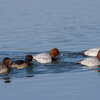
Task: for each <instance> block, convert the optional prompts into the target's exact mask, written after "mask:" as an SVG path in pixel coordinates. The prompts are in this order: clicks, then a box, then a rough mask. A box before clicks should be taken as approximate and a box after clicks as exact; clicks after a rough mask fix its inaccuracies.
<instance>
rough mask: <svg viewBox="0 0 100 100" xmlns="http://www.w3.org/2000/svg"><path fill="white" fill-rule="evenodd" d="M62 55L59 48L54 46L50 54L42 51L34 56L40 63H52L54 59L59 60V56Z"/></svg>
mask: <svg viewBox="0 0 100 100" xmlns="http://www.w3.org/2000/svg"><path fill="white" fill-rule="evenodd" d="M58 55H60V52H59V50H58V49H57V48H53V49H52V50H51V51H50V52H49V54H48V53H41V54H37V55H35V56H33V59H34V60H36V61H37V62H39V63H50V62H52V61H55V60H57V56H58Z"/></svg>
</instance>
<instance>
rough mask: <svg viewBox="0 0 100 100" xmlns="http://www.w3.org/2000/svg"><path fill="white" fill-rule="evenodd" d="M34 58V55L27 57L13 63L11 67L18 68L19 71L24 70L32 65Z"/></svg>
mask: <svg viewBox="0 0 100 100" xmlns="http://www.w3.org/2000/svg"><path fill="white" fill-rule="evenodd" d="M32 59H33V57H32V55H26V57H25V60H16V61H14V62H13V63H12V65H11V67H16V68H18V69H22V68H25V67H28V66H29V65H31V64H32V63H31V61H32Z"/></svg>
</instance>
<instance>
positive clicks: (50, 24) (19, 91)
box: [0, 0, 100, 100]
mask: <svg viewBox="0 0 100 100" xmlns="http://www.w3.org/2000/svg"><path fill="white" fill-rule="evenodd" d="M99 10H100V1H99V0H0V61H2V59H3V58H4V57H6V56H7V57H10V58H11V60H16V59H24V58H25V55H27V54H32V55H35V54H38V53H41V52H49V51H50V50H51V49H52V48H54V47H56V48H58V49H59V50H60V51H61V53H62V54H64V56H63V57H61V58H60V59H59V61H58V62H54V63H48V64H40V63H36V62H34V63H33V64H32V66H29V67H27V68H24V69H16V68H14V69H12V70H11V71H10V72H9V73H6V74H4V75H0V99H1V100H22V99H24V100H28V99H29V100H32V99H35V100H41V99H43V100H44V99H46V100H79V99H81V100H99V92H100V88H99V83H100V68H99V67H87V66H81V65H79V64H77V62H78V61H79V60H81V59H85V58H86V56H84V55H83V54H81V52H82V51H84V50H86V49H89V48H93V47H100V44H99V43H100V38H99V37H100V13H99V12H100V11H99Z"/></svg>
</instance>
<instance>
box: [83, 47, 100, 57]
mask: <svg viewBox="0 0 100 100" xmlns="http://www.w3.org/2000/svg"><path fill="white" fill-rule="evenodd" d="M99 50H100V47H97V48H92V49H88V50H85V51H84V52H83V54H84V55H87V56H97V53H98V52H99Z"/></svg>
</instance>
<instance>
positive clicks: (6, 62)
mask: <svg viewBox="0 0 100 100" xmlns="http://www.w3.org/2000/svg"><path fill="white" fill-rule="evenodd" d="M11 63H12V61H11V60H10V59H9V58H8V57H5V58H4V59H3V61H2V62H1V63H0V73H6V72H8V71H10V64H11Z"/></svg>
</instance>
